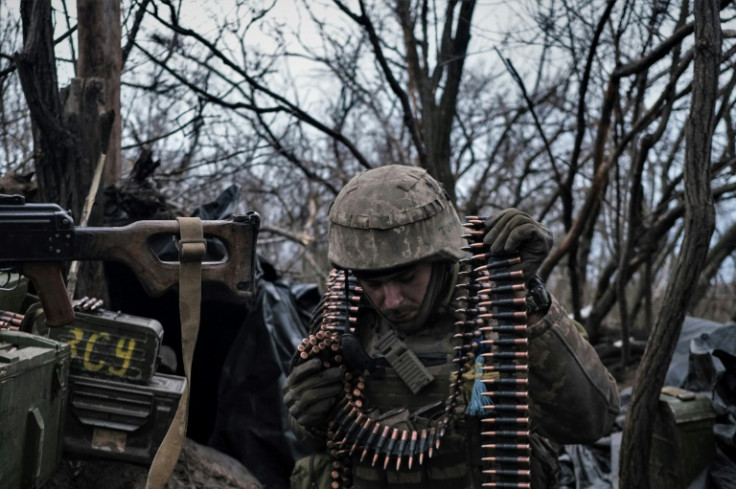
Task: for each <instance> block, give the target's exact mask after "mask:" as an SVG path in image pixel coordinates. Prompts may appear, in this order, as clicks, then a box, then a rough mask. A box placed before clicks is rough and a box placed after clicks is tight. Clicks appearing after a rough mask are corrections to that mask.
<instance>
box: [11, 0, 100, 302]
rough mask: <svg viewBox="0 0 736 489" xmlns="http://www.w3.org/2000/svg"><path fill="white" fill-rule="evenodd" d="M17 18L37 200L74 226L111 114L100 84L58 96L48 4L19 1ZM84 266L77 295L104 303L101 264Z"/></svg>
mask: <svg viewBox="0 0 736 489" xmlns="http://www.w3.org/2000/svg"><path fill="white" fill-rule="evenodd" d="M21 16H22V19H23V36H24V41H25V42H24V46H23V51H22V52H21V53H18V54H16V56H15V62H16V66H17V67H18V76H19V78H20V81H21V85H22V87H23V93H24V94H25V97H26V100H27V102H28V107H29V109H30V113H31V121H32V124H33V137H34V164H35V168H36V174H37V179H38V186H39V194H40V200H41V201H43V202H51V203H57V204H59V205H61V206H62V207H64V208H67V209H69V210H70V211H71V212H72V215H73V217H74V219H75V221H76V222H77V223H79V220H80V217H81V215H82V209H83V208H84V201H85V198H86V197H87V193H88V191H89V188H90V187H91V183H92V177H93V174H94V168H95V166H96V164H97V161H98V160H99V157H100V154H101V152H102V148H106V147H107V138H108V137H109V134H110V127H111V124H112V121H113V119H114V113H112V112H110V111H107V112H106V111H104V104H103V103H102V100H104V94H103V91H104V83H103V82H102V81H101V80H98V79H89V80H81V79H74V80H73V81H72V84H71V86H70V87H69V88H68V89H65V90H64V91H63V93H62V94H60V93H59V89H58V81H57V76H56V59H55V56H54V52H53V46H54V42H53V28H52V25H51V4H50V1H49V0H38V1H34V0H23V1H22V2H21ZM99 209H101V207H99ZM101 221H102V212H101V210H97V211H95V213H93V215H92V218H91V219H90V223H101ZM85 268H87V269H88V270H85V271H84V272H82V275H80V287H79V294H78V295H94V296H96V297H100V298H103V299H106V287H105V282H104V280H102V274H101V273H102V267H101V264H99V263H97V264H94V265H92V266H91V267H85Z"/></svg>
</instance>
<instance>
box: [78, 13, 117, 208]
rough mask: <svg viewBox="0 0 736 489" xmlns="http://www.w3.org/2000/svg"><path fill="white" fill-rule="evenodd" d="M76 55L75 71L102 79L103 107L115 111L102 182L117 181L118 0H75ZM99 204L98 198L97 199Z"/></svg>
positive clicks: (83, 76) (87, 76)
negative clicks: (77, 52)
mask: <svg viewBox="0 0 736 489" xmlns="http://www.w3.org/2000/svg"><path fill="white" fill-rule="evenodd" d="M77 16H78V18H79V24H78V30H77V36H78V39H79V59H78V60H77V75H78V76H79V77H81V78H101V79H102V80H104V82H105V84H104V100H103V103H104V107H105V110H106V111H107V112H112V113H113V114H116V115H117V116H116V117H115V120H114V121H113V125H112V131H111V133H110V138H109V142H108V144H107V147H103V149H104V150H105V154H106V158H105V171H104V174H103V182H104V183H103V185H101V187H103V188H104V187H106V186H107V185H115V184H117V183H119V182H120V173H121V170H120V137H121V136H120V132H121V128H120V124H121V122H120V116H119V114H120V71H121V69H122V47H121V39H120V1H119V0H77ZM100 204H102V202H100Z"/></svg>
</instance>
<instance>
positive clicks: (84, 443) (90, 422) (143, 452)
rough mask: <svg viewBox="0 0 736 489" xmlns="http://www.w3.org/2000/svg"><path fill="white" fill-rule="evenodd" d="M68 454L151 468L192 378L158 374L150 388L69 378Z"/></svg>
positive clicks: (95, 379)
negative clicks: (149, 466) (108, 459)
mask: <svg viewBox="0 0 736 489" xmlns="http://www.w3.org/2000/svg"><path fill="white" fill-rule="evenodd" d="M69 385H70V393H69V408H68V410H67V418H66V425H65V429H64V450H65V451H66V452H68V453H74V454H79V455H87V456H89V455H91V456H97V457H103V458H111V459H115V460H122V461H127V462H133V463H141V464H150V463H151V461H152V460H153V457H154V455H155V454H156V451H157V450H158V447H159V445H160V444H161V442H162V441H163V439H164V436H165V435H166V432H167V431H168V429H169V426H170V425H171V422H172V420H173V418H174V414H175V413H176V409H177V407H178V406H179V400H180V399H181V396H182V393H183V392H184V388H185V386H186V378H185V377H179V376H174V375H164V374H156V375H154V376H153V377H152V378H151V380H150V382H149V383H148V384H146V385H136V384H128V383H124V382H116V381H111V380H108V379H100V378H93V377H87V376H80V375H70V376H69Z"/></svg>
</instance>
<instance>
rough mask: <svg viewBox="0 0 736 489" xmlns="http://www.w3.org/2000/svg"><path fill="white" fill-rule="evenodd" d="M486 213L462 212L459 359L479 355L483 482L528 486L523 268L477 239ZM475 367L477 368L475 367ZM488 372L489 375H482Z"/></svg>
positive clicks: (467, 359)
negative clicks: (465, 252)
mask: <svg viewBox="0 0 736 489" xmlns="http://www.w3.org/2000/svg"><path fill="white" fill-rule="evenodd" d="M484 221H485V218H480V217H467V218H466V223H465V224H464V226H465V228H466V229H467V232H466V234H464V237H465V238H466V239H467V241H468V246H467V247H466V248H465V249H466V250H468V251H470V252H471V253H473V254H472V256H470V257H469V258H466V259H462V260H460V263H461V272H460V273H461V277H463V278H464V280H465V281H464V283H462V284H459V285H458V287H459V288H464V289H466V291H467V295H466V296H464V297H461V298H458V302H461V303H465V305H466V307H465V308H463V309H458V312H459V313H462V314H464V315H465V318H464V320H462V321H458V323H456V324H457V325H458V326H459V327H460V329H461V331H460V333H458V334H457V337H458V338H460V339H461V340H462V344H461V345H460V346H459V347H458V349H459V351H461V352H462V354H461V356H460V361H461V362H470V361H480V365H482V373H483V374H485V373H489V374H492V375H482V374H481V376H480V381H481V382H482V384H483V386H482V387H483V389H482V393H481V394H480V395H481V396H483V397H484V398H485V399H484V401H485V402H483V404H482V410H483V412H482V414H481V426H482V428H481V449H482V452H483V457H482V462H483V468H482V474H483V479H484V480H483V482H482V486H483V487H497V488H512V487H513V488H528V487H531V477H530V466H531V463H530V453H531V451H530V438H529V405H528V402H529V401H528V379H529V377H528V365H529V348H528V340H527V337H526V328H527V324H526V323H527V318H526V299H525V298H524V297H523V296H522V297H516V296H517V295H520V294H519V291H524V290H525V289H526V288H525V286H524V280H525V278H524V277H523V273H522V272H520V271H510V270H509V267H511V266H512V265H514V264H518V263H520V262H521V259H520V258H519V257H499V256H493V255H491V254H490V253H489V252H488V247H487V245H485V244H484V243H483V242H482V239H483V235H484V234H485V231H484V229H483V223H484ZM478 370H480V369H478ZM487 377H489V378H487Z"/></svg>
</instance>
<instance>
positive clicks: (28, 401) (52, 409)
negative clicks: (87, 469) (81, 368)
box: [0, 331, 70, 489]
mask: <svg viewBox="0 0 736 489" xmlns="http://www.w3.org/2000/svg"><path fill="white" fill-rule="evenodd" d="M69 350H70V348H69V345H67V344H65V343H62V342H59V341H55V340H51V339H48V338H42V337H39V336H35V335H31V334H29V333H24V332H21V331H0V487H2V488H3V489H26V488H35V487H41V486H43V484H44V483H45V482H46V481H47V480H48V479H49V478H50V477H51V476H52V475H53V474H54V473H55V472H56V470H57V468H58V465H59V462H60V460H61V455H62V432H63V424H64V420H65V410H66V407H67V396H68V392H69V386H68V382H67V378H68V372H69Z"/></svg>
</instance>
